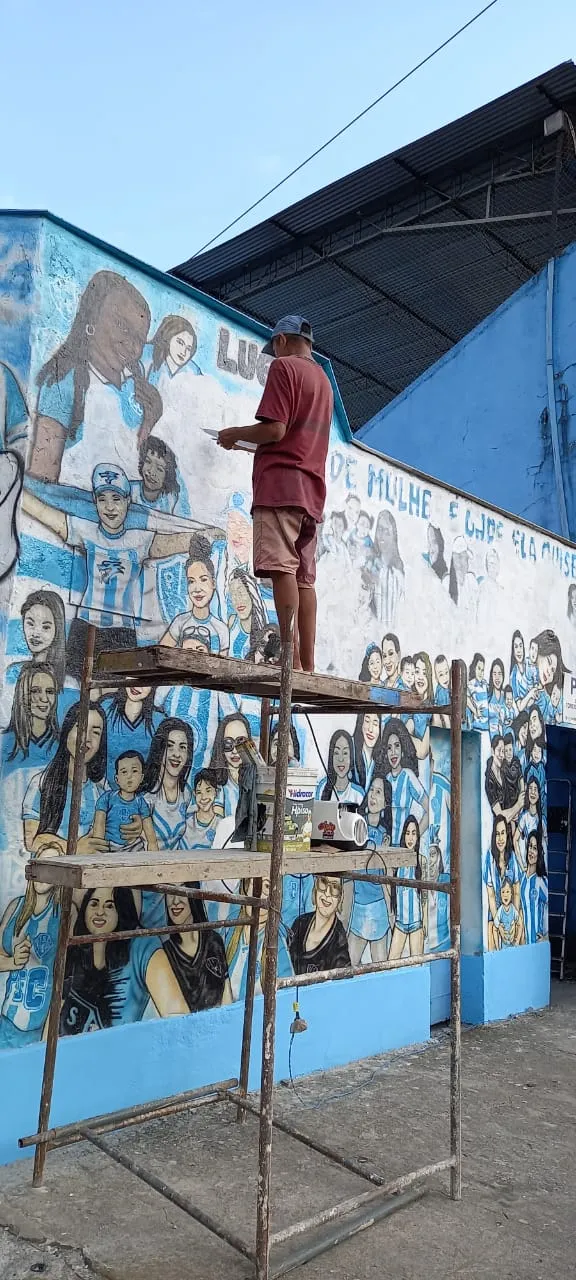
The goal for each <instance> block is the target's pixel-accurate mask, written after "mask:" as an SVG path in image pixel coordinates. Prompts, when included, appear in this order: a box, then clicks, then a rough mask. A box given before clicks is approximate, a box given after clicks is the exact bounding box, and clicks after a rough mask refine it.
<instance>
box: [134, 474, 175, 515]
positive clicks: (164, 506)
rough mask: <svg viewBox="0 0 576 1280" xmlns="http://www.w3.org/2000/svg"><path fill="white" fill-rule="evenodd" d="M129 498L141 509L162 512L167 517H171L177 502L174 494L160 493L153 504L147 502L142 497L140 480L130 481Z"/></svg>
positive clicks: (142, 487)
mask: <svg viewBox="0 0 576 1280" xmlns="http://www.w3.org/2000/svg"><path fill="white" fill-rule="evenodd" d="M130 496H131V499H132V502H139V503H140V505H141V506H142V507H148V510H149V511H164V512H165V513H166V514H167V515H173V513H174V511H175V510H176V503H177V501H178V499H177V497H176V494H175V493H160V494H159V495H158V497H157V498H154V501H153V502H149V501H148V499H147V498H145V497H144V484H143V481H142V480H131V481H130Z"/></svg>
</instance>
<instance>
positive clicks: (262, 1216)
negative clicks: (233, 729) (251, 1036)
mask: <svg viewBox="0 0 576 1280" xmlns="http://www.w3.org/2000/svg"><path fill="white" fill-rule="evenodd" d="M286 620H287V624H288V625H287V626H286V630H285V635H286V639H285V641H284V644H283V645H282V666H281V671H280V710H279V717H278V738H277V753H276V777H275V787H274V819H273V827H272V853H271V857H270V890H269V893H268V918H267V920H266V933H265V936H264V952H263V957H262V991H263V995H264V1026H263V1033H262V1075H261V1086H260V1088H261V1093H260V1097H261V1111H260V1134H259V1145H258V1196H257V1206H256V1280H269V1277H270V1183H271V1171H272V1124H273V1111H274V1035H275V1029H276V974H277V967H278V929H279V924H280V912H281V908H282V856H283V853H284V815H285V808H286V784H287V781H288V759H289V743H290V723H291V697H292V661H293V639H292V637H293V634H294V623H295V619H294V613H293V611H292V610H289V611H288V613H287V619H286Z"/></svg>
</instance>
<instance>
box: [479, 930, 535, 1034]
mask: <svg viewBox="0 0 576 1280" xmlns="http://www.w3.org/2000/svg"><path fill="white" fill-rule="evenodd" d="M549 1004H550V944H549V943H548V942H538V943H536V944H534V945H532V946H527V947H504V948H503V949H502V950H501V951H486V952H485V953H484V955H476V956H463V957H462V1018H463V1021H464V1022H471V1023H473V1024H475V1025H482V1024H483V1023H486V1022H501V1021H502V1020H503V1019H504V1018H511V1017H514V1016H515V1015H517V1014H519V1013H527V1012H528V1011H529V1010H530V1009H545V1008H547V1006H548V1005H549Z"/></svg>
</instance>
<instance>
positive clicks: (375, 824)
mask: <svg viewBox="0 0 576 1280" xmlns="http://www.w3.org/2000/svg"><path fill="white" fill-rule="evenodd" d="M39 253H40V259H41V260H40V264H39V265H40V268H41V269H42V270H43V272H44V275H45V278H46V280H47V281H48V285H47V289H46V294H45V297H46V306H47V309H48V313H47V314H42V315H36V316H35V317H34V318H33V327H32V331H31V332H32V347H31V349H32V367H31V368H28V365H27V363H26V359H25V357H24V354H23V355H22V361H21V367H19V366H18V360H16V363H15V364H14V361H13V362H12V365H9V364H3V363H0V375H1V377H0V428H1V429H2V432H3V439H2V442H1V443H2V446H3V450H4V452H2V453H1V454H0V521H1V520H2V518H3V516H2V512H3V511H4V498H3V497H2V494H3V493H4V494H5V498H6V500H7V502H6V507H5V514H6V528H5V529H4V528H3V527H0V578H1V577H2V576H5V575H8V574H9V573H10V571H11V569H12V568H13V566H14V565H15V572H14V574H13V576H12V578H11V579H10V600H9V607H8V608H7V616H6V617H5V620H4V621H5V651H6V652H5V680H4V689H3V694H2V701H1V711H2V729H3V732H2V735H1V738H0V751H1V769H2V788H3V789H2V806H1V813H0V1047H1V1048H4V1049H10V1048H14V1047H19V1046H21V1045H25V1044H27V1043H30V1042H31V1041H34V1040H39V1039H40V1038H41V1036H42V1033H43V1029H44V1026H45V1022H46V1016H47V1012H48V1006H49V1000H50V992H51V974H52V962H53V955H54V948H55V941H56V933H57V925H58V911H59V907H58V897H57V895H56V894H54V892H53V891H52V890H51V888H50V887H49V886H48V885H43V884H42V883H38V884H36V885H35V886H32V885H28V886H27V885H26V882H25V879H24V863H25V860H26V858H28V857H35V858H42V857H45V856H47V855H48V854H49V855H54V854H60V853H63V852H64V850H65V843H66V832H67V827H68V819H69V812H70V794H71V780H72V773H73V768H74V757H75V750H76V731H77V719H78V696H79V678H80V673H81V664H82V656H83V651H84V644H85V638H86V628H87V624H88V623H92V624H93V625H94V626H95V627H96V629H97V631H96V646H97V651H98V650H100V649H102V648H114V647H123V646H124V647H125V646H135V645H145V644H148V643H152V642H158V641H162V643H163V644H165V645H168V646H174V647H178V648H182V649H191V650H195V651H197V652H204V653H212V654H222V655H226V654H230V655H232V656H233V657H235V658H247V659H250V660H253V661H255V662H260V663H261V662H275V661H277V659H278V653H279V637H278V626H277V618H276V616H275V613H274V608H273V601H272V595H271V592H270V589H269V587H268V586H267V584H266V583H265V582H262V581H259V580H257V579H256V578H255V576H254V572H253V564H252V534H251V519H250V487H251V486H250V479H251V474H250V473H251V464H250V460H249V459H247V458H246V456H245V455H242V454H226V453H224V452H223V451H222V450H218V448H217V446H216V445H215V444H214V441H213V440H212V439H211V438H210V437H209V436H208V435H207V434H206V433H205V431H204V430H203V428H204V427H206V426H208V427H210V428H212V429H215V428H219V427H221V426H224V425H233V424H234V423H237V424H238V423H241V422H246V421H251V420H252V419H253V417H254V414H255V410H256V408H257V405H258V401H259V397H260V394H261V389H262V386H263V385H264V383H265V380H266V373H267V368H268V363H269V361H268V359H267V358H266V357H264V356H262V354H261V351H260V344H259V343H257V342H255V340H254V336H253V334H252V333H251V332H250V331H249V330H248V329H246V330H243V329H242V328H241V326H237V325H232V324H231V323H230V322H229V321H228V320H227V319H226V320H223V319H222V317H221V316H219V315H218V313H216V311H213V310H210V309H209V308H208V307H207V306H206V305H204V304H202V303H200V302H198V303H195V302H194V301H193V300H190V299H189V298H188V297H187V296H185V295H183V294H182V293H180V292H178V291H177V290H176V289H174V288H171V287H170V285H168V284H166V285H165V284H161V283H158V282H156V281H152V280H150V279H148V278H147V277H146V276H145V275H144V274H143V273H138V272H136V271H130V272H129V271H128V270H127V269H124V268H122V269H120V268H119V267H117V265H116V264H115V263H114V262H111V261H110V260H109V259H108V260H107V259H105V257H104V256H103V255H102V254H101V253H100V252H99V251H97V250H96V249H93V248H90V247H88V246H87V245H86V244H84V243H81V242H80V241H75V240H74V239H73V237H71V236H67V235H65V234H64V233H63V232H60V231H58V232H57V231H55V230H54V229H52V230H48V231H46V233H45V239H44V240H43V242H42V245H41V248H40V250H39ZM0 270H1V261H0ZM64 285H65V287H64ZM4 341H5V339H4V337H3V330H2V328H1V325H0V342H4ZM6 341H7V339H6ZM13 354H14V353H13V351H12V355H13ZM1 359H2V347H1V346H0V360H1ZM27 405H28V406H30V412H29V411H28V408H27ZM344 436H345V433H344V431H343V429H341V428H340V426H339V424H338V422H336V423H335V425H334V439H333V449H332V454H331V458H330V466H329V476H328V488H329V496H328V506H327V514H326V520H325V522H324V525H323V527H322V536H321V540H320V549H319V561H318V595H319V637H318V665H319V668H320V669H323V670H325V671H328V672H334V673H336V672H337V673H338V674H342V675H347V676H351V677H354V678H358V677H359V678H360V679H361V680H363V681H366V682H367V683H371V684H373V685H381V686H385V687H388V688H390V689H407V690H412V691H414V692H415V693H416V694H418V695H419V696H420V698H421V699H422V700H423V701H424V702H426V703H428V704H430V703H434V704H435V705H436V706H437V708H438V710H437V713H436V714H434V715H433V716H429V715H421V714H418V713H417V712H413V713H410V714H409V715H402V716H392V717H388V718H380V717H378V716H376V715H375V714H373V713H366V714H363V715H361V716H358V717H357V718H356V719H355V718H354V717H344V718H343V719H342V720H341V721H336V722H335V721H332V722H327V720H326V719H325V718H321V719H320V721H319V723H318V724H317V725H316V726H315V732H316V739H317V744H318V749H317V747H316V746H315V744H314V742H313V740H312V738H311V735H310V734H309V732H308V731H307V729H306V728H305V727H304V728H303V727H302V725H301V724H300V723H299V722H298V724H296V723H295V724H294V726H293V728H292V734H291V752H290V755H291V765H293V766H296V765H298V763H299V762H303V763H306V764H310V765H312V766H314V767H315V768H317V770H318V786H317V795H318V797H319V798H321V799H329V798H331V797H332V796H335V797H337V798H338V799H339V800H340V801H341V802H345V803H349V804H350V803H351V804H355V805H357V806H358V807H359V809H360V810H361V812H362V813H363V814H364V815H365V817H366V821H367V823H368V830H369V849H368V851H367V860H369V862H370V867H371V869H373V870H375V871H376V872H378V871H381V872H382V873H384V869H385V860H386V859H387V849H388V846H392V847H394V848H395V849H396V850H397V852H396V853H395V854H394V855H393V857H394V861H393V865H394V866H397V867H398V873H399V876H400V878H401V879H402V881H403V884H402V887H400V886H398V887H397V888H396V889H392V890H390V888H389V887H388V886H386V885H383V884H382V885H381V884H378V883H375V884H370V885H368V884H360V883H354V882H353V881H351V880H349V879H348V878H347V877H346V876H342V877H339V876H329V875H326V876H317V877H313V876H303V877H285V883H284V893H283V910H282V929H281V943H280V957H279V968H280V973H281V974H283V975H285V974H290V973H292V972H296V973H303V972H311V971H318V970H320V969H327V968H334V967H340V966H346V965H349V964H350V963H353V964H360V963H362V962H363V961H369V960H371V959H372V960H374V959H376V960H378V959H383V958H386V957H388V956H391V957H398V956H402V955H409V954H411V955H414V954H418V953H422V951H423V950H425V949H426V950H429V951H437V950H442V949H444V948H445V947H446V945H447V943H448V938H449V919H448V899H447V898H446V896H445V895H442V894H430V895H421V894H419V892H418V889H417V883H418V881H419V880H420V879H422V878H427V877H429V876H432V877H434V878H437V879H439V880H440V881H442V880H445V881H448V879H449V875H450V792H449V781H448V778H449V751H448V735H447V733H446V729H447V727H448V722H447V718H446V715H445V714H443V711H442V708H443V707H445V706H446V705H447V703H448V702H449V696H450V695H449V674H450V667H449V663H450V660H451V659H452V658H453V657H454V656H456V655H458V656H462V657H463V658H464V659H465V661H466V665H467V669H468V684H467V712H466V714H467V725H468V727H469V728H471V729H474V730H477V731H479V732H481V733H482V735H483V740H484V742H485V744H486V745H485V751H484V755H485V760H484V770H485V772H484V781H483V823H484V849H483V864H482V865H483V883H484V907H485V911H484V916H485V921H484V925H485V945H486V946H487V947H490V948H501V947H504V946H518V945H521V944H528V943H537V942H538V941H539V940H540V939H541V938H543V937H545V936H546V934H547V887H546V886H547V881H546V771H545V755H546V726H547V725H549V724H553V723H560V722H561V721H562V716H563V700H562V691H563V685H562V681H563V673H564V670H565V668H566V667H571V668H572V669H573V668H574V666H575V665H576V652H573V650H575V649H576V632H575V629H574V623H573V616H572V615H573V614H574V612H575V610H574V607H573V604H574V601H573V597H574V591H573V590H572V589H571V586H570V578H573V579H574V590H576V561H573V560H572V559H571V553H569V552H568V551H567V550H566V549H565V548H560V547H558V546H556V545H555V544H554V543H553V542H552V541H551V540H550V541H548V542H546V540H545V539H543V538H541V537H540V536H538V538H536V535H534V536H532V535H531V534H530V532H529V531H528V530H526V529H525V528H517V529H516V528H514V527H513V525H512V523H511V522H506V521H503V520H497V519H496V517H494V516H493V515H492V514H489V513H487V512H484V511H482V509H481V508H480V507H477V506H475V505H473V504H470V506H469V507H467V506H466V504H465V503H464V501H463V500H461V499H455V498H454V496H453V495H452V494H450V493H449V492H447V491H446V490H443V489H441V488H440V487H439V486H429V487H428V486H427V485H426V484H425V482H423V481H419V480H417V479H415V478H414V477H410V476H409V475H408V474H407V473H405V472H402V471H400V470H399V469H393V468H392V467H391V465H390V464H384V463H382V465H380V463H379V460H378V459H375V458H374V457H373V456H372V455H368V454H364V453H362V452H361V451H360V450H358V449H357V448H356V447H354V446H352V445H349V444H347V443H343V440H344ZM23 457H26V474H25V478H24V490H23V495H22V502H21V516H20V547H19V546H18V540H17V538H16V531H15V525H14V511H15V506H16V499H17V497H18V493H19V487H21V485H22V480H23V471H24V468H23V463H22V458H23ZM3 466H5V479H6V485H5V486H4V489H3V488H2V485H1V481H2V476H3V475H4V472H3V470H2V467H3ZM2 556H4V561H2ZM3 565H4V567H3ZM6 581H8V578H6ZM567 591H568V612H566V593H567ZM547 624H549V625H550V626H552V625H553V626H554V627H555V630H554V631H549V630H547V629H546V626H547ZM257 732H258V704H257V703H255V701H254V700H253V699H250V698H240V697H237V696H231V695H223V694H217V693H213V692H210V691H207V690H194V689H189V688H174V689H172V688H160V689H156V690H153V689H151V688H150V687H147V686H143V685H138V684H134V685H133V686H131V687H129V688H127V689H122V690H110V689H106V688H102V689H100V690H97V691H96V697H95V700H94V702H93V705H92V708H91V711H90V720H89V733H88V752H87V757H86V764H85V775H84V782H83V790H82V805H81V818H80V849H81V850H83V851H85V852H93V853H98V854H103V855H105V856H107V857H110V858H111V859H113V858H114V857H115V856H118V854H119V853H120V852H122V851H123V850H126V849H133V850H138V849H148V850H154V849H156V848H164V849H166V848H171V849H186V848H209V847H211V846H214V847H216V848H218V847H220V846H221V844H222V843H223V841H224V840H225V839H226V838H228V837H229V835H230V833H231V831H232V830H233V826H234V817H235V812H236V805H237V801H238V794H239V790H238V776H239V768H240V756H239V753H238V741H239V739H241V738H242V737H243V736H245V735H246V734H247V733H253V734H256V733H257ZM270 750H271V760H272V761H273V760H274V759H275V751H276V732H275V726H273V727H272V733H271V747H270ZM389 861H390V858H389V857H388V862H389ZM245 888H247V889H248V886H245ZM225 912H226V908H225V907H222V906H221V905H219V904H214V903H208V904H206V908H204V906H202V905H201V904H199V903H198V902H195V901H194V900H189V899H188V898H187V897H186V896H185V894H178V893H173V894H170V895H167V896H164V895H162V894H159V893H156V892H154V891H149V890H139V891H134V892H132V891H126V890H122V889H96V890H93V891H91V892H90V893H88V894H86V895H85V896H84V898H82V900H81V901H78V902H77V903H76V904H75V922H74V931H75V933H76V935H77V936H82V937H89V938H90V941H89V942H87V943H85V944H82V945H81V946H78V947H75V948H73V949H72V950H71V951H70V953H69V957H68V967H67V972H66V984H65V1000H64V1004H63V1009H62V1017H61V1034H62V1035H73V1034H79V1033H83V1032H85V1031H92V1030H96V1029H98V1028H101V1027H110V1026H114V1025H117V1024H121V1023H123V1022H127V1021H133V1020H135V1019H140V1018H144V1017H150V1016H158V1015H159V1016H165V1015H168V1014H171V1013H185V1012H193V1013H198V1012H201V1011H202V1010H206V1009H210V1008H214V1007H215V1006H218V1005H220V1004H225V1003H227V1002H229V1001H231V1000H238V999H242V998H243V995H244V991H245V983H246V961H247V951H248V936H249V929H248V927H247V926H241V927H238V926H237V925H235V923H234V918H233V916H232V917H231V918H230V919H226V927H225V928H223V929H217V928H216V927H214V928H211V929H208V930H205V931H203V932H201V933H197V934H194V933H187V932H185V931H183V932H182V933H181V934H179V933H174V934H171V935H160V936H158V937H156V938H150V937H142V938H136V939H134V940H132V941H131V942H116V941H112V942H109V941H107V937H108V935H109V934H111V933H113V932H114V931H115V930H117V929H132V928H138V926H139V925H140V926H143V927H145V928H147V929H153V928H159V927H162V926H163V925H166V924H171V925H177V924H179V923H182V925H184V924H186V923H189V922H190V921H191V920H200V919H203V920H204V921H205V922H211V923H213V924H214V925H216V924H219V923H221V921H222V918H223V915H222V913H225ZM224 918H225V916H224ZM264 923H265V918H264V917H262V919H261V929H260V950H259V970H258V982H259V984H261V976H262V975H261V967H260V966H261V963H262V956H261V952H262V943H263V936H264V935H263V929H264Z"/></svg>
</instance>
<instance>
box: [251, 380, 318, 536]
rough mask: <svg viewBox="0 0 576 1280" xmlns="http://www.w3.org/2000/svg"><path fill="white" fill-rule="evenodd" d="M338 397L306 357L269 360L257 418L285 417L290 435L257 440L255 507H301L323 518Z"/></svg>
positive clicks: (254, 487) (272, 420) (282, 419)
mask: <svg viewBox="0 0 576 1280" xmlns="http://www.w3.org/2000/svg"><path fill="white" fill-rule="evenodd" d="M333 408H334V397H333V394H332V387H331V385H330V382H329V380H328V378H327V377H326V374H325V373H324V370H323V369H321V368H320V365H319V364H316V361H315V360H310V359H308V358H307V357H306V356H279V357H278V359H276V360H274V361H273V362H272V364H271V365H270V369H269V371H268V378H267V381H266V386H265V388H264V394H263V396H262V399H261V401H260V404H259V406H258V411H257V413H256V417H257V418H260V419H264V420H268V421H269V422H285V423H286V435H285V436H284V438H283V439H282V440H278V441H277V442H276V443H275V444H261V445H258V448H257V450H256V453H255V455H254V470H253V473H252V488H253V503H254V506H255V507H300V509H301V510H302V511H307V512H308V515H310V516H312V517H313V518H314V520H321V519H322V515H323V512H324V503H325V501H326V479H325V471H326V457H327V454H328V443H329V439H330V423H331V421H332V410H333Z"/></svg>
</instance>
